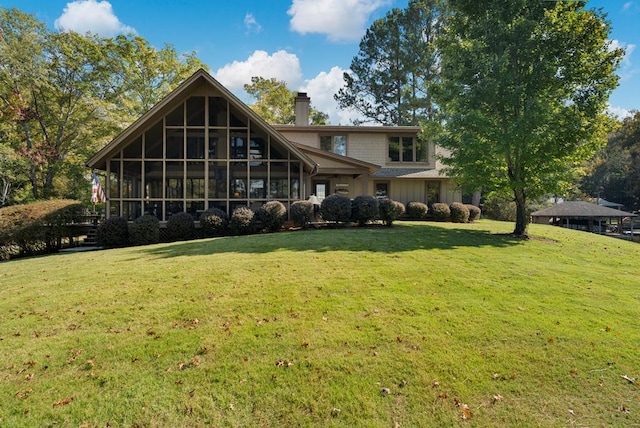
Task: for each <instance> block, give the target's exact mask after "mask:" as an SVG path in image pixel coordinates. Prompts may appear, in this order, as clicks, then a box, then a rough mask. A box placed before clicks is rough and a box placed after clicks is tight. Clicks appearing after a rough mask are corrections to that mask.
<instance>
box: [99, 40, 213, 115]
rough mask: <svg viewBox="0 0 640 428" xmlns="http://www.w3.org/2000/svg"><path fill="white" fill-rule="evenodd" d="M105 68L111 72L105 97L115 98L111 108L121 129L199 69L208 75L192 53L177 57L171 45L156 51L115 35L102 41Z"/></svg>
mask: <svg viewBox="0 0 640 428" xmlns="http://www.w3.org/2000/svg"><path fill="white" fill-rule="evenodd" d="M105 45H106V46H105V51H106V52H108V59H107V61H106V64H107V65H108V67H109V69H110V70H112V72H111V74H110V76H109V79H108V80H107V82H106V84H105V85H104V88H103V89H104V91H103V92H105V93H113V94H114V95H117V97H118V102H117V103H116V104H114V107H115V109H116V111H117V112H118V113H115V114H113V116H115V117H116V118H117V123H118V124H119V126H120V128H124V127H126V126H128V125H129V124H131V123H132V122H133V121H134V120H136V119H137V118H139V117H140V116H142V115H143V114H144V113H146V112H147V111H148V110H149V109H151V107H153V106H154V105H155V104H156V103H158V102H159V101H160V100H161V99H162V98H163V97H164V96H165V95H167V94H168V93H169V92H171V91H172V90H173V89H175V88H176V87H177V86H178V85H179V84H180V83H181V82H183V81H184V80H185V79H187V78H188V77H189V76H191V75H192V74H193V73H194V72H196V71H197V70H198V69H200V68H203V69H205V70H207V71H209V67H208V66H207V65H205V64H204V63H203V62H202V61H200V60H199V59H198V58H197V56H196V53H195V52H190V53H182V54H180V53H178V52H177V51H176V49H175V47H174V46H173V45H171V44H165V46H164V47H163V48H162V49H156V48H155V47H153V46H151V45H150V44H149V42H148V41H147V40H146V39H144V38H142V37H139V36H132V35H122V34H121V35H118V36H116V37H115V38H113V39H108V40H106V41H105Z"/></svg>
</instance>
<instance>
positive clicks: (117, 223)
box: [96, 216, 129, 248]
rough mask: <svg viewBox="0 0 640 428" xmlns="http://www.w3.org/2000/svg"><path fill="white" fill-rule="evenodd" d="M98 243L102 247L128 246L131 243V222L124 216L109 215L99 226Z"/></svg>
mask: <svg viewBox="0 0 640 428" xmlns="http://www.w3.org/2000/svg"><path fill="white" fill-rule="evenodd" d="M96 240H97V241H98V245H100V246H102V247H109V248H114V247H126V246H127V245H129V224H128V222H127V219H126V218H124V217H119V216H114V217H109V218H108V219H106V220H105V221H103V222H102V223H100V226H98V231H97V234H96Z"/></svg>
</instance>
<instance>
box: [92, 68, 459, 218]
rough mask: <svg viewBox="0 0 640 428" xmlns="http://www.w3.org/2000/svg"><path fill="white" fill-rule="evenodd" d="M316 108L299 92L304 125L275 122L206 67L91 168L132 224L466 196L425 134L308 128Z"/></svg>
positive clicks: (112, 207) (299, 119)
mask: <svg viewBox="0 0 640 428" xmlns="http://www.w3.org/2000/svg"><path fill="white" fill-rule="evenodd" d="M308 111H309V99H308V97H306V95H305V94H299V96H298V98H297V99H296V125H294V126H291V125H290V126H286V125H278V126H273V125H269V124H268V123H267V122H265V121H264V120H263V119H262V118H261V117H260V116H258V115H257V114H256V113H255V112H254V111H253V110H251V109H250V108H249V107H248V106H247V105H245V104H244V103H243V102H242V101H241V100H239V99H238V98H237V97H236V96H234V95H233V94H232V93H231V92H230V91H229V90H227V89H226V88H225V87H224V86H222V85H221V84H220V83H219V82H217V81H216V80H215V79H214V78H213V77H211V76H210V75H209V74H208V73H207V72H206V71H204V70H198V71H197V72H196V73H194V74H193V75H192V76H191V77H189V78H188V79H187V80H185V81H184V82H183V83H182V84H181V85H180V86H179V87H178V88H176V89H175V90H174V91H173V92H171V93H170V94H169V95H168V96H167V97H165V98H164V99H163V100H162V101H160V102H159V103H158V104H157V105H155V106H154V107H153V108H152V109H151V110H149V111H148V112H147V113H145V114H144V115H143V116H142V117H140V118H139V119H138V120H137V121H135V122H134V123H133V124H132V125H131V126H129V127H128V128H127V129H125V130H124V131H123V132H122V133H121V134H120V135H118V136H117V137H116V138H115V139H114V140H113V141H112V142H110V143H109V144H107V145H106V146H105V147H104V148H103V149H102V150H100V151H99V152H98V153H97V154H96V155H95V156H93V157H92V158H91V159H89V161H88V162H87V166H88V167H90V168H93V169H97V170H101V171H105V172H106V176H107V180H106V186H105V187H106V189H105V191H106V195H107V208H106V213H107V216H123V217H125V218H127V219H128V220H134V219H135V218H137V217H139V216H140V215H142V214H145V213H147V214H153V215H155V216H157V217H158V218H159V219H160V220H161V221H166V220H167V219H168V218H169V217H171V215H173V214H175V213H178V212H183V211H185V212H188V213H190V214H191V215H193V217H194V219H196V220H198V218H199V216H200V214H201V213H202V212H204V211H205V210H206V209H208V208H214V207H215V208H219V209H222V210H223V211H226V212H228V213H231V212H233V210H234V209H235V208H237V207H241V206H243V207H250V208H252V209H257V208H258V207H259V206H261V205H262V204H263V203H265V202H266V201H269V200H278V201H281V202H282V203H284V204H285V206H287V207H289V206H290V205H291V203H293V202H295V201H296V200H300V199H306V198H308V197H309V195H310V194H311V193H316V194H318V196H320V197H324V196H328V195H329V194H332V193H340V194H344V195H347V196H349V197H355V196H357V195H362V194H371V195H377V196H389V197H391V198H393V199H396V200H400V201H401V202H405V203H406V202H408V201H410V200H418V201H424V202H427V201H429V202H435V201H442V202H454V201H455V200H459V199H460V195H459V193H457V192H456V190H455V186H454V185H453V184H452V183H451V182H450V180H449V179H447V178H446V177H440V176H439V174H438V169H437V168H436V159H435V156H434V155H435V147H433V145H431V146H429V145H426V144H422V143H418V139H417V134H418V132H419V131H420V129H419V128H418V127H356V126H309V125H308V117H309V116H308V115H309V113H308ZM388 155H390V156H388ZM412 156H413V157H412ZM381 165H385V166H384V167H382V168H381Z"/></svg>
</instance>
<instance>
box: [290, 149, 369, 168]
mask: <svg viewBox="0 0 640 428" xmlns="http://www.w3.org/2000/svg"><path fill="white" fill-rule="evenodd" d="M292 144H294V145H295V146H296V147H297V148H298V149H299V150H300V151H301V152H303V153H305V154H306V155H308V156H309V157H310V158H311V159H312V160H313V161H314V162H315V163H316V164H318V166H319V168H320V169H321V172H329V173H333V172H332V171H333V170H337V169H339V170H341V172H344V173H349V172H350V171H349V170H351V171H352V172H353V173H358V174H361V173H363V172H366V173H368V174H371V173H372V172H374V171H377V170H379V169H380V166H379V165H375V164H372V163H369V162H365V161H361V160H358V159H354V158H350V157H348V156H342V155H338V154H336V153H331V152H328V151H326V150H321V149H317V148H315V147H311V146H307V145H305V144H300V143H292Z"/></svg>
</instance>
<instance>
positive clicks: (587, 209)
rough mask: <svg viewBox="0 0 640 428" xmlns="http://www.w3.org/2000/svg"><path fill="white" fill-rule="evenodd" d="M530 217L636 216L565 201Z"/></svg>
mask: <svg viewBox="0 0 640 428" xmlns="http://www.w3.org/2000/svg"><path fill="white" fill-rule="evenodd" d="M531 217H564V218H606V217H618V218H619V217H637V215H636V214H633V213H629V212H626V211H620V210H615V209H613V208H608V207H603V206H601V205H596V204H592V203H589V202H584V201H565V202H562V203H560V204H557V205H554V206H552V207H549V208H546V209H544V210H540V211H536V212H534V213H532V214H531Z"/></svg>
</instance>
